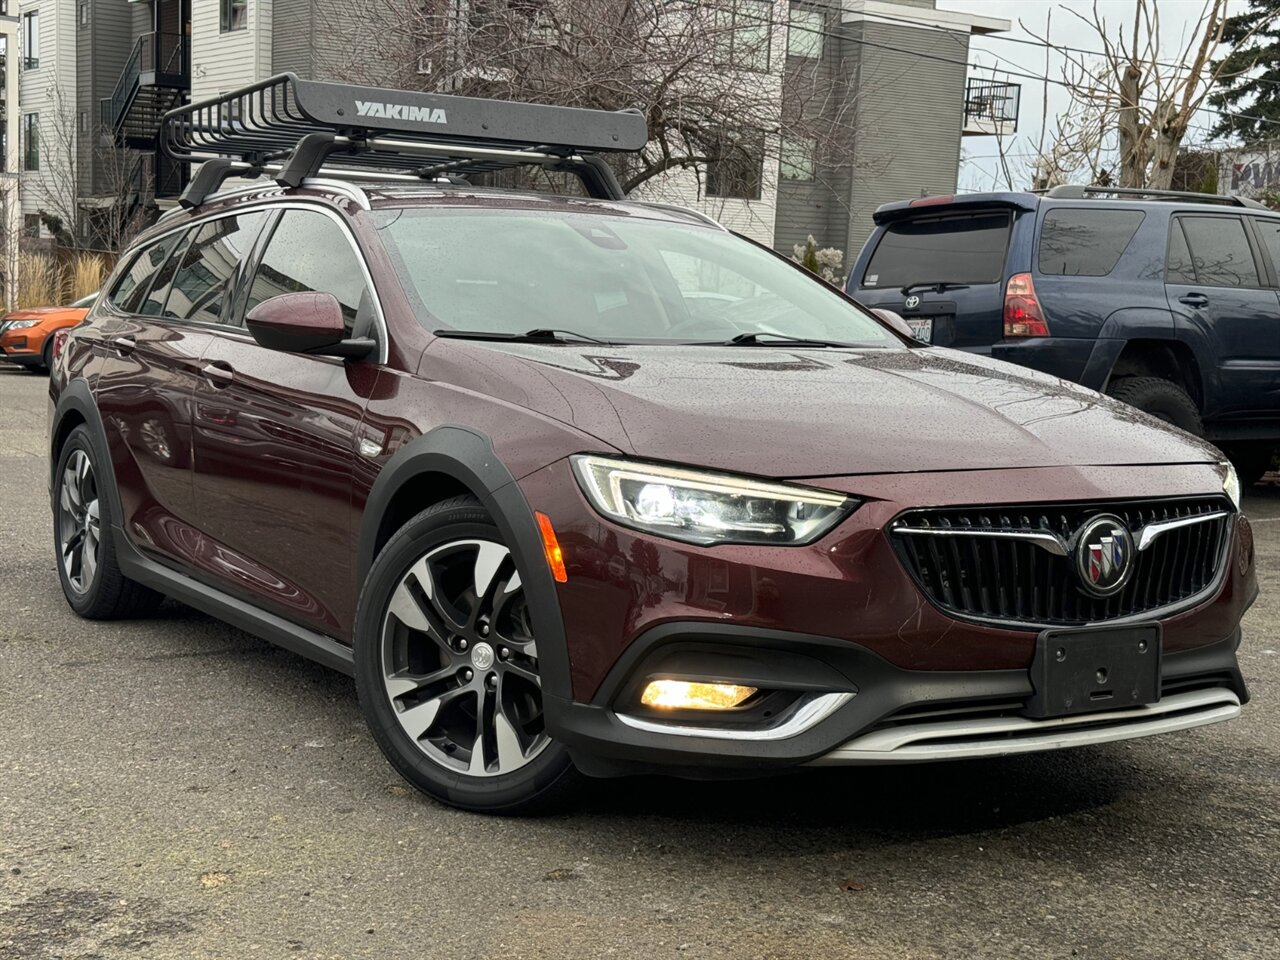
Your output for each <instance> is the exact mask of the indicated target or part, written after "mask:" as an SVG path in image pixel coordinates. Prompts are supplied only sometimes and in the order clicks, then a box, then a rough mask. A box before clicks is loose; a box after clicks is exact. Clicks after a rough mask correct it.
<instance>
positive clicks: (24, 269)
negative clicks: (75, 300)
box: [17, 253, 66, 310]
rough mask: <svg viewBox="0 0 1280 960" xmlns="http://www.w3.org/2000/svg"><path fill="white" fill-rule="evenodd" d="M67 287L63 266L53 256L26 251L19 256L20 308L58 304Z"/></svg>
mask: <svg viewBox="0 0 1280 960" xmlns="http://www.w3.org/2000/svg"><path fill="white" fill-rule="evenodd" d="M65 287H66V283H65V276H64V273H63V271H62V268H61V267H60V266H59V265H58V262H57V261H56V260H54V258H53V257H50V256H46V255H45V254H42V253H24V254H22V256H21V257H19V258H18V304H17V306H18V309H19V310H22V309H25V308H27V307H48V306H56V305H57V304H59V303H61V302H62V294H63V290H64V289H65Z"/></svg>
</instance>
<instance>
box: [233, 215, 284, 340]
mask: <svg viewBox="0 0 1280 960" xmlns="http://www.w3.org/2000/svg"><path fill="white" fill-rule="evenodd" d="M281 216H283V211H282V210H281V209H280V208H279V207H268V208H267V220H266V222H265V223H264V224H263V225H262V229H261V230H259V231H258V236H257V237H256V238H255V239H254V241H253V246H251V247H250V248H249V252H248V253H246V254H245V256H244V259H243V260H241V261H240V267H239V270H238V271H237V273H236V276H235V280H234V281H233V288H234V289H233V291H232V294H231V315H230V317H229V318H228V320H227V323H226V324H224V326H225V327H226V328H227V329H228V330H238V331H241V332H244V333H247V328H246V326H245V321H244V317H245V312H246V311H245V306H246V305H247V303H248V301H249V288H250V286H251V285H252V283H253V278H254V276H255V275H256V274H257V272H258V264H259V263H260V262H261V261H262V254H263V252H264V251H265V250H266V249H267V244H268V243H269V242H270V241H271V238H272V237H273V236H274V235H275V232H276V225H277V224H278V223H279V222H280V217H281Z"/></svg>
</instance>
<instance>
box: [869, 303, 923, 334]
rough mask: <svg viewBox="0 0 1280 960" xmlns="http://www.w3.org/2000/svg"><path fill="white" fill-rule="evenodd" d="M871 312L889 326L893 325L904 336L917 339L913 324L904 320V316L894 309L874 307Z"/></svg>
mask: <svg viewBox="0 0 1280 960" xmlns="http://www.w3.org/2000/svg"><path fill="white" fill-rule="evenodd" d="M871 312H872V313H874V314H875V315H876V316H877V317H879V318H880V319H881V320H883V321H884V322H885V323H887V324H888V325H889V326H891V327H893V329H894V330H896V331H898V333H900V334H902V335H903V336H904V337H907V338H908V339H911V340H914V339H916V335H915V332H914V331H913V330H912V329H911V325H910V324H909V323H907V321H905V320H903V319H902V317H901V316H900V315H899V314H897V313H895V312H894V311H893V310H886V309H885V308H884V307H873V308H872V310H871Z"/></svg>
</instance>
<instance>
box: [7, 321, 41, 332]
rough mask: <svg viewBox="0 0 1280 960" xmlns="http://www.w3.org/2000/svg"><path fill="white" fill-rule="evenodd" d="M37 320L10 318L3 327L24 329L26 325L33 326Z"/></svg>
mask: <svg viewBox="0 0 1280 960" xmlns="http://www.w3.org/2000/svg"><path fill="white" fill-rule="evenodd" d="M39 322H40V321H39V320H11V321H10V322H9V325H8V326H7V327H6V328H5V329H7V330H25V329H27V327H34V326H35V325H36V324H37V323H39Z"/></svg>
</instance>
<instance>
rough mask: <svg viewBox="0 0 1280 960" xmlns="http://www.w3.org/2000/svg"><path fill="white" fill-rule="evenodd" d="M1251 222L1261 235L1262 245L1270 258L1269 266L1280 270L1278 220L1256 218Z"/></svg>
mask: <svg viewBox="0 0 1280 960" xmlns="http://www.w3.org/2000/svg"><path fill="white" fill-rule="evenodd" d="M1253 222H1254V224H1256V225H1257V227H1258V233H1260V234H1262V245H1263V246H1264V247H1265V248H1266V250H1267V254H1268V255H1269V256H1270V257H1271V266H1273V267H1275V269H1276V270H1280V220H1264V219H1263V218H1262V217H1258V218H1256V219H1255V220H1254V221H1253Z"/></svg>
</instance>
